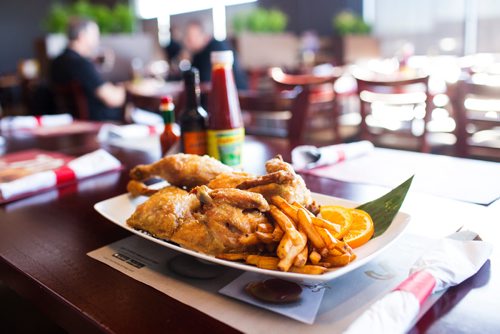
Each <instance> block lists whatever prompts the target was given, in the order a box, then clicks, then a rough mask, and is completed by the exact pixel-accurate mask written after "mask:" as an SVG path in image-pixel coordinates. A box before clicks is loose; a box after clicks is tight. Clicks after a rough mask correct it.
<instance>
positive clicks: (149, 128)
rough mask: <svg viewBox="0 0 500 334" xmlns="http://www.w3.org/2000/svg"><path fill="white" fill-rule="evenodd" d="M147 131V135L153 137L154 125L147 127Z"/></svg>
mask: <svg viewBox="0 0 500 334" xmlns="http://www.w3.org/2000/svg"><path fill="white" fill-rule="evenodd" d="M148 130H149V135H150V136H152V135H155V134H156V127H155V126H154V125H148Z"/></svg>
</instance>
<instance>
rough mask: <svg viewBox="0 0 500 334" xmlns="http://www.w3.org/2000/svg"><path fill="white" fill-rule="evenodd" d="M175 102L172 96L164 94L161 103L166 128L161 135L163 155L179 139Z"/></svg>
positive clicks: (161, 112)
mask: <svg viewBox="0 0 500 334" xmlns="http://www.w3.org/2000/svg"><path fill="white" fill-rule="evenodd" d="M174 108H175V106H174V103H173V102H172V98H171V97H170V96H163V97H162V98H161V103H160V114H161V116H162V118H163V122H164V124H165V129H164V130H163V133H162V134H161V135H160V144H161V155H162V156H164V155H165V154H167V152H168V151H169V150H170V149H171V148H172V147H173V146H174V145H175V144H176V143H177V142H178V141H179V137H180V135H179V126H178V125H177V124H175V114H174Z"/></svg>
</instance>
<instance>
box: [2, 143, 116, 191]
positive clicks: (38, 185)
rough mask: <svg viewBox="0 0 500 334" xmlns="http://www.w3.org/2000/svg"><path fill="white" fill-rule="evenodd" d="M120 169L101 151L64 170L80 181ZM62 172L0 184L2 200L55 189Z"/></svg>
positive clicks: (70, 164)
mask: <svg viewBox="0 0 500 334" xmlns="http://www.w3.org/2000/svg"><path fill="white" fill-rule="evenodd" d="M120 167H121V163H120V161H118V160H117V159H116V158H115V157H113V156H112V155H111V154H109V153H108V152H106V151H104V150H102V149H99V150H97V151H94V152H92V153H88V154H85V155H82V156H81V157H79V158H76V159H74V160H71V161H70V162H69V163H68V165H67V166H66V167H64V168H65V172H66V173H67V172H68V169H69V170H70V173H71V172H72V173H74V178H73V180H80V179H83V178H86V177H90V176H94V175H98V174H101V173H105V172H109V171H112V170H116V169H119V168H120ZM60 171H61V169H59V170H57V169H56V170H49V171H43V172H39V173H34V174H31V175H28V176H25V177H23V178H20V179H17V180H14V181H11V182H6V183H0V198H1V199H3V200H8V199H10V198H13V197H16V196H20V195H23V194H26V193H34V192H37V191H41V190H45V189H48V188H51V187H54V186H56V185H57V183H58V179H60V177H59V176H58V173H59V175H60V173H61V172H60ZM65 180H66V181H68V177H66V178H65ZM69 181H71V179H69Z"/></svg>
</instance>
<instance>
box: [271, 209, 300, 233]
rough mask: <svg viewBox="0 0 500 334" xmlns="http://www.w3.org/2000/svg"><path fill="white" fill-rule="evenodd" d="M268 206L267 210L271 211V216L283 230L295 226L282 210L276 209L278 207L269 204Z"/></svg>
mask: <svg viewBox="0 0 500 334" xmlns="http://www.w3.org/2000/svg"><path fill="white" fill-rule="evenodd" d="M270 207H271V209H270V210H269V212H270V213H271V216H272V217H273V218H274V220H275V221H276V223H277V224H278V226H279V227H280V228H281V229H282V230H283V231H286V230H288V229H291V228H295V225H294V224H293V222H292V220H291V219H290V218H288V216H287V215H286V214H284V213H283V211H281V210H280V209H278V207H276V206H275V205H271V206H270Z"/></svg>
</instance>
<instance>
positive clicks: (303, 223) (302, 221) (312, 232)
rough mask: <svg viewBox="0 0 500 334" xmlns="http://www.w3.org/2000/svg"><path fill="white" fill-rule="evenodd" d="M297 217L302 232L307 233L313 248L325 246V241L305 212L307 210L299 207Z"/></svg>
mask: <svg viewBox="0 0 500 334" xmlns="http://www.w3.org/2000/svg"><path fill="white" fill-rule="evenodd" d="M297 217H298V219H299V226H300V227H302V229H304V232H305V233H306V234H307V238H308V239H309V240H310V241H311V243H312V245H313V246H314V248H316V249H323V248H325V247H326V245H325V242H324V241H323V239H322V238H321V236H320V235H319V234H318V232H317V231H316V229H315V228H314V225H313V224H312V223H311V217H310V216H309V215H308V214H307V211H306V210H305V209H299V211H298V213H297Z"/></svg>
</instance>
